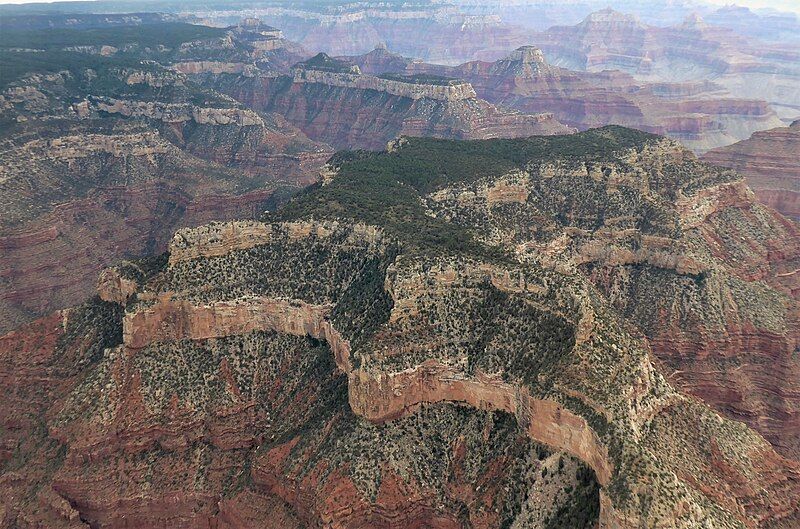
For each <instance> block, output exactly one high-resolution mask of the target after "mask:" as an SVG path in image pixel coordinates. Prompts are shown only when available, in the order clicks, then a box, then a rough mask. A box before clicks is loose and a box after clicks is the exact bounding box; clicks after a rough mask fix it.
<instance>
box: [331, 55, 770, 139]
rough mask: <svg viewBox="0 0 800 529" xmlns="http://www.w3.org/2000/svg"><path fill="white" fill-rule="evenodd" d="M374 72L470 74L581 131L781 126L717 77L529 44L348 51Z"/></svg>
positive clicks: (740, 131)
mask: <svg viewBox="0 0 800 529" xmlns="http://www.w3.org/2000/svg"><path fill="white" fill-rule="evenodd" d="M341 58H342V59H343V60H346V61H349V62H351V63H353V64H355V65H357V66H359V68H360V69H362V70H363V71H367V72H369V73H371V74H372V75H381V74H385V73H398V72H399V73H404V74H406V75H439V76H446V77H450V78H455V79H463V80H465V81H468V82H469V83H470V84H471V85H472V86H473V87H474V88H475V91H476V93H477V94H478V96H479V97H481V98H483V99H486V100H487V101H489V102H491V103H493V104H496V105H500V106H503V107H509V108H514V109H516V110H519V111H520V112H525V113H540V112H549V113H552V114H553V115H554V117H555V118H556V119H558V120H559V121H560V122H562V123H565V124H567V125H569V126H572V127H575V128H577V129H579V130H586V129H588V128H592V127H598V126H603V125H608V124H611V123H615V124H619V125H624V126H628V127H633V128H637V129H640V130H646V131H648V132H653V133H655V134H662V135H666V136H670V137H672V138H675V139H677V140H680V141H681V142H682V143H683V144H684V145H686V146H687V147H689V148H691V149H693V150H695V151H696V152H704V151H707V150H709V149H712V148H714V147H720V146H724V145H729V144H731V143H734V142H736V141H738V140H742V139H745V138H746V137H748V136H749V135H750V134H751V133H752V132H755V131H758V130H762V129H765V128H767V129H768V128H771V127H777V126H781V125H782V122H781V120H780V119H778V116H777V115H776V114H775V112H774V111H773V110H772V109H771V108H770V107H769V105H768V104H767V103H766V102H765V101H759V100H749V99H738V98H735V97H733V96H732V95H731V94H730V93H729V92H728V91H727V90H726V89H725V88H723V87H722V86H720V85H718V84H716V83H713V82H710V81H703V82H684V83H667V82H662V83H645V82H640V81H637V80H636V79H634V77H633V76H631V75H629V74H626V73H623V72H621V71H603V72H597V73H595V72H584V71H575V70H568V69H565V68H560V67H557V66H553V65H551V64H549V63H548V62H547V61H546V59H545V56H544V54H543V52H542V51H541V50H540V49H539V48H536V47H533V46H523V47H520V48H518V49H517V50H515V51H514V52H512V53H511V54H509V55H508V56H507V57H505V58H503V59H500V60H497V61H494V62H485V61H473V62H468V63H464V64H461V65H458V66H444V65H437V64H430V63H425V62H422V61H419V60H412V59H408V58H405V57H402V56H400V55H397V54H394V53H392V52H390V51H388V50H387V49H386V48H383V47H379V48H377V49H375V50H373V51H371V52H370V53H367V54H364V55H360V56H350V57H341Z"/></svg>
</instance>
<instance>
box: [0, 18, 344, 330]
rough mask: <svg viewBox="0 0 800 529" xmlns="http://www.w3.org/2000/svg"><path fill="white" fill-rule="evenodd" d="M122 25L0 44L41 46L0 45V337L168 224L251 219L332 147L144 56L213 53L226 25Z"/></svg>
mask: <svg viewBox="0 0 800 529" xmlns="http://www.w3.org/2000/svg"><path fill="white" fill-rule="evenodd" d="M141 28H144V29H141ZM133 29H135V31H132V30H131V28H130V27H120V28H112V29H98V30H86V31H75V30H62V31H53V32H13V31H9V32H4V34H3V36H2V37H1V38H0V40H2V42H0V44H2V45H6V46H7V45H9V43H10V42H12V41H13V42H16V44H15V46H31V48H30V49H38V50H40V51H25V50H26V49H27V48H20V49H16V51H15V49H5V50H0V55H2V57H3V61H4V68H3V69H2V74H0V76H1V77H2V93H1V94H0V142H2V143H1V144H2V152H0V190H1V191H2V193H0V194H1V195H2V198H0V203H1V205H2V211H3V216H2V219H0V248H2V249H3V251H2V252H0V277H2V279H0V329H3V330H8V329H10V328H12V326H14V325H16V324H18V323H21V322H23V321H29V320H30V319H31V318H33V317H36V316H39V315H42V314H46V313H48V312H51V311H52V310H54V309H57V308H61V307H66V306H70V305H73V304H75V303H76V302H78V301H80V300H81V299H83V298H85V297H86V296H87V295H88V294H89V293H90V292H91V291H92V287H93V282H94V280H93V276H94V275H95V274H96V273H97V272H99V270H100V269H101V268H102V267H103V266H104V265H107V264H110V263H113V262H116V261H117V260H118V259H119V258H123V257H137V256H142V255H147V254H149V253H152V252H154V251H161V250H163V249H164V248H165V247H166V242H167V241H168V239H169V237H170V236H171V233H172V232H173V231H174V230H175V229H176V228H177V227H179V226H185V225H196V224H199V223H203V222H208V221H210V220H215V219H230V218H238V217H242V216H253V215H257V214H259V213H260V212H261V211H263V209H264V208H265V207H267V206H268V205H269V204H270V203H271V202H272V201H274V200H276V199H277V200H279V199H280V197H282V196H286V195H287V194H289V193H291V192H293V191H294V190H296V189H298V188H299V187H301V186H302V185H305V184H307V183H309V182H311V181H312V180H313V179H314V178H315V177H316V172H317V171H318V169H319V167H320V166H321V165H322V164H323V163H324V162H325V160H326V159H327V158H328V157H329V156H330V154H331V152H332V151H331V149H330V148H329V147H327V146H325V145H322V144H319V143H316V142H313V141H311V140H309V139H308V138H307V137H305V136H304V135H303V134H302V132H300V131H299V130H297V129H296V128H294V127H292V126H290V125H289V124H288V123H286V122H285V121H284V120H282V119H281V118H279V117H276V116H270V115H260V114H257V113H255V112H253V111H251V110H248V109H245V108H244V107H242V106H241V105H239V104H237V103H236V102H235V101H233V100H232V99H230V98H228V97H225V96H223V95H221V94H219V93H217V92H214V91H213V90H209V89H206V88H203V87H202V86H199V85H197V84H196V83H193V82H191V81H189V80H188V79H187V78H186V76H185V75H183V74H180V73H176V72H173V71H171V70H168V69H166V68H164V67H163V66H161V65H160V64H159V63H157V62H155V61H154V60H152V59H151V57H154V58H161V57H160V56H159V54H161V55H164V56H165V57H166V58H167V59H170V60H171V59H173V58H174V57H175V56H176V54H177V55H180V56H187V57H196V56H197V55H198V53H199V52H197V51H196V49H198V48H199V49H202V50H204V52H203V53H205V54H208V53H217V51H219V50H218V46H217V44H218V43H219V41H220V40H223V41H224V40H225V39H227V38H229V35H227V34H226V32H225V31H223V30H217V29H213V28H205V27H196V26H188V25H186V24H163V25H154V26H142V27H138V26H137V27H136V28H133ZM209 34H210V35H209ZM17 37H18V38H19V39H21V40H19V41H14V39H15V38H17ZM128 39H134V40H135V41H136V42H137V44H135V45H130V46H129V45H127V44H125V43H126V42H128ZM183 39H186V41H188V42H190V43H191V45H190V46H184V44H185V42H183ZM208 39H210V41H209V40H208ZM157 43H161V44H158V45H157ZM151 46H152V47H151ZM158 46H161V48H158ZM167 46H170V48H167ZM162 48H163V49H167V50H169V51H161V52H159V51H155V50H157V49H162ZM181 50H183V51H181ZM192 50H194V51H192ZM215 50H216V51H215ZM203 56H205V55H203ZM6 59H8V62H5V61H6ZM145 59H146V60H145ZM6 66H7V67H6ZM276 192H277V195H275V193H276Z"/></svg>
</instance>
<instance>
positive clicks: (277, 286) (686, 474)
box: [0, 128, 800, 528]
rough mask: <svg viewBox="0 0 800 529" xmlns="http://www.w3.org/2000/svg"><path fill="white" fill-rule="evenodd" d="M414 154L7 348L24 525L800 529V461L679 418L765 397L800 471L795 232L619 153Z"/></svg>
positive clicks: (675, 157) (376, 156)
mask: <svg viewBox="0 0 800 529" xmlns="http://www.w3.org/2000/svg"><path fill="white" fill-rule="evenodd" d="M390 147H391V148H390V149H389V150H388V151H386V152H383V153H352V154H351V153H343V154H340V155H338V156H336V157H335V158H334V159H333V160H332V162H331V165H330V167H329V169H328V171H327V172H326V174H327V176H326V179H325V180H324V182H323V183H322V185H319V186H316V187H314V188H312V189H310V190H308V191H306V192H304V193H303V194H301V195H300V196H298V197H297V198H296V199H295V200H293V201H292V202H291V203H290V204H288V205H287V206H285V207H284V208H282V209H279V210H278V211H276V212H275V213H272V214H270V215H269V216H268V218H266V219H264V222H236V223H216V224H211V225H208V226H204V227H201V228H195V229H186V230H181V231H179V232H178V233H177V234H176V235H175V237H174V238H173V240H172V242H171V243H170V251H169V258H168V259H167V258H166V257H164V258H162V259H160V260H151V261H149V262H142V263H126V264H123V265H121V266H119V267H116V268H115V269H113V270H109V271H107V272H105V273H104V275H103V277H102V278H101V281H100V285H99V288H100V292H99V293H100V297H101V298H102V300H105V301H101V300H99V299H98V300H94V301H92V302H89V303H87V304H86V305H84V306H83V307H81V308H78V309H74V310H71V311H68V312H65V313H61V314H57V315H55V316H53V317H52V318H49V319H46V320H42V321H40V322H37V323H35V324H32V325H31V326H29V327H28V328H26V329H22V330H20V331H18V332H16V333H12V334H11V335H7V336H6V337H4V338H3V339H2V340H0V347H2V351H4V352H5V351H8V352H5V353H4V354H6V355H13V356H12V357H13V358H14V359H15V360H14V361H13V362H8V363H3V364H2V368H0V369H2V370H0V376H2V377H3V379H4V380H5V381H6V384H4V385H3V386H2V387H3V391H5V392H6V393H7V394H9V395H13V396H15V398H14V399H12V401H11V402H13V405H12V406H11V408H10V411H9V412H6V414H5V415H4V416H2V419H3V421H4V429H3V430H2V431H3V438H2V439H3V446H4V447H6V448H5V450H6V452H5V454H6V455H5V456H4V457H5V458H6V461H7V463H6V464H5V466H4V467H3V474H2V476H1V477H0V494H3V495H4V497H5V498H12V497H13V498H17V500H16V501H14V502H13V503H11V504H10V505H12V506H11V507H10V508H7V509H6V511H5V512H4V513H3V514H4V516H5V518H6V520H9V523H10V524H16V525H23V526H24V525H34V524H36V523H39V524H42V525H47V526H50V527H70V526H73V527H75V526H78V525H79V524H80V523H81V522H84V521H85V523H87V524H89V525H90V526H92V527H95V526H100V527H120V526H157V525H169V526H174V527H196V526H198V525H200V526H202V525H208V526H221V527H254V526H258V525H259V524H261V523H263V521H264V520H270V523H273V524H274V525H275V526H277V527H302V526H318V525H325V526H330V527H343V528H347V527H364V526H365V525H366V526H371V527H386V528H390V527H420V526H428V527H431V526H433V527H441V528H455V527H464V526H470V527H485V528H489V527H500V526H512V527H513V526H521V527H557V526H559V525H561V526H569V527H593V526H595V525H599V526H600V527H604V528H605V527H614V528H617V527H619V528H627V527H631V528H633V527H642V526H658V527H685V528H690V527H691V528H694V527H712V528H717V527H725V528H727V527H737V528H743V527H753V528H755V527H775V528H778V527H792V526H793V525H794V524H796V523H797V522H798V521H800V512H798V510H797V506H798V503H797V501H796V498H798V497H800V463H798V462H797V461H792V460H790V459H786V458H784V457H782V456H781V455H778V454H777V453H776V452H775V450H774V448H773V446H771V445H770V444H769V443H768V442H767V441H766V440H765V439H764V438H762V437H761V436H760V435H759V434H757V433H755V431H753V430H751V429H750V428H748V427H747V426H745V425H744V424H742V423H739V422H735V421H731V420H729V419H723V418H721V417H720V416H718V415H717V414H716V413H714V412H713V411H711V409H709V408H708V407H706V405H704V404H702V403H701V402H700V401H699V400H698V399H696V398H694V397H689V396H686V395H685V394H682V393H681V392H680V389H681V388H683V389H687V390H690V391H692V392H694V393H696V394H700V395H703V396H704V397H707V398H708V399H709V401H710V402H711V403H712V404H714V405H715V406H716V407H718V408H719V409H720V410H721V411H722V412H724V413H726V414H735V412H736V410H737V409H738V408H737V407H736V406H731V405H730V404H731V402H732V400H731V399H730V398H729V399H722V400H720V399H718V398H717V396H716V395H715V394H714V393H713V392H708V391H706V392H705V393H704V392H703V391H702V388H701V387H698V386H697V385H694V384H693V381H695V380H697V379H698V378H697V377H698V376H702V377H703V381H704V385H703V387H704V388H714V387H723V386H726V383H727V378H726V377H730V378H732V379H735V380H737V381H739V382H741V383H742V384H741V385H740V386H737V387H741V388H742V389H743V390H745V389H746V390H748V391H749V392H751V393H752V395H749V396H748V400H747V401H746V402H745V403H744V404H743V405H742V408H741V409H743V410H751V411H753V412H754V413H753V414H752V415H745V416H744V418H746V419H747V420H748V421H750V422H751V424H753V425H754V426H756V427H757V428H760V429H761V430H762V431H764V433H765V434H767V435H768V436H769V437H770V439H771V440H773V443H774V444H775V446H776V447H778V448H779V449H780V450H781V451H782V452H784V453H785V454H787V455H796V450H797V447H796V446H794V445H792V439H796V438H797V434H796V432H795V433H794V434H789V432H790V431H791V428H792V420H789V421H784V422H783V423H782V424H781V425H780V428H778V427H777V425H778V424H779V423H780V421H781V420H783V419H785V418H786V417H792V416H794V417H796V411H797V407H796V406H797V401H796V398H795V397H793V396H792V394H791V387H790V386H786V387H778V388H776V387H774V386H770V387H767V386H764V385H763V384H764V382H766V381H767V378H766V377H763V375H764V373H765V372H764V371H762V367H761V366H765V365H768V366H770V373H772V374H774V366H775V365H781V366H784V367H785V368H786V369H788V370H792V369H796V367H797V366H796V363H795V362H796V360H794V357H795V356H796V355H794V353H793V351H794V348H795V347H796V344H794V343H789V342H791V341H792V340H793V338H792V337H793V336H794V339H796V336H797V334H796V327H792V326H794V325H796V323H797V322H796V319H794V318H795V317H796V314H797V313H796V304H795V303H796V300H795V299H794V298H793V297H792V296H793V295H796V294H797V290H796V282H795V281H794V280H793V279H791V278H789V279H786V278H787V277H788V276H783V275H782V274H783V270H784V269H785V267H790V266H795V265H796V264H797V259H798V252H797V248H798V244H797V241H798V234H797V228H796V226H795V225H794V224H792V223H790V222H788V221H785V219H782V217H780V216H779V215H777V214H775V213H774V212H771V211H770V210H768V209H766V208H764V207H763V206H760V205H758V204H757V203H755V202H754V201H753V197H752V194H751V193H750V192H749V191H748V189H747V188H746V186H744V185H743V184H742V182H741V180H739V179H738V177H737V176H736V175H735V174H734V173H732V172H730V171H723V170H715V169H712V168H709V167H707V166H704V165H703V164H701V163H699V162H698V161H697V160H696V158H695V157H694V156H693V155H691V154H690V153H689V152H687V151H686V150H684V149H682V148H681V147H679V146H678V145H676V144H675V143H673V142H669V141H667V140H664V139H663V138H658V137H654V136H649V135H646V134H644V133H639V132H634V131H629V130H624V129H620V128H606V129H600V130H595V131H590V132H588V133H582V134H578V135H573V136H560V137H552V138H530V139H524V140H493V141H488V142H487V141H482V142H452V141H444V140H432V139H417V138H404V139H402V140H399V141H397V142H395V143H394V144H392V145H391V146H390ZM745 232H747V233H748V235H750V236H751V237H750V238H749V239H748V240H751V241H758V244H759V245H760V246H756V245H745V244H743V243H741V242H739V241H741V240H742V239H741V238H740V237H739V235H740V234H743V233H745ZM600 244H604V246H605V248H607V249H608V251H606V252H602V251H598V246H599V245H600ZM734 255H735V256H736V259H733V258H732V256H734ZM729 263H735V264H729ZM109 307H113V309H112V310H109ZM101 314H102V315H106V316H105V317H104V318H102V319H101V318H100V315H101ZM678 331H680V332H678ZM737 332H738V334H737ZM667 338H669V340H670V341H669V343H667V342H666V340H665V339H667ZM691 340H694V341H691ZM648 342H649V344H651V345H652V351H651V348H650V346H649V345H648ZM723 345H725V346H730V349H726V348H725V347H723ZM703 348H705V349H703ZM734 349H735V350H736V353H737V356H736V357H734V356H731V355H729V354H728V353H729V352H731V351H733V350H734ZM698 350H701V351H704V352H701V354H699V355H695V354H691V355H688V354H687V355H684V354H683V353H684V352H689V351H692V352H694V351H698ZM742 350H744V351H746V353H742ZM17 351H24V352H27V351H30V353H35V354H26V353H24V352H23V353H18V352H17ZM740 354H747V358H748V359H749V360H750V362H751V365H750V366H738V365H733V364H734V362H733V361H734V360H735V359H736V358H741V356H739V355H740ZM26 359H27V360H26ZM703 362H708V364H704V365H703ZM711 363H713V365H714V366H715V368H716V371H710V370H709V369H708V367H709V365H710V364H711ZM665 367H666V368H667V369H666V370H665V369H664V368H665ZM674 369H681V370H683V372H684V373H685V374H680V375H679V374H677V373H673V370H674ZM709 373H712V374H711V375H709ZM786 375H787V376H786V377H785V378H783V377H781V378H780V379H778V380H784V381H788V380H791V378H792V375H791V373H789V372H788V371H787V373H786ZM773 378H775V377H773ZM44 379H46V380H48V381H50V383H48V384H47V385H46V386H44V388H47V389H46V391H43V392H41V394H38V396H37V397H36V398H31V397H27V395H29V394H31V392H33V390H34V388H42V387H43V386H39V385H38V384H36V382H34V380H44ZM727 387H731V386H727ZM34 394H35V392H34ZM19 396H22V398H19ZM753 399H755V400H753ZM756 400H757V402H759V403H763V404H764V407H763V408H759V407H756V408H755V409H750V408H747V405H748V404H750V403H752V402H755V401H756ZM726 403H727V404H728V406H727V407H726V405H725V404H726ZM773 406H774V408H773ZM33 417H36V418H38V420H39V422H38V423H34V422H31V418H33ZM23 418H27V421H26V420H23ZM37 425H38V426H37ZM32 431H35V432H38V433H36V435H35V436H34V435H33V434H32V433H31V432H32ZM784 434H786V436H785V437H784ZM23 438H35V439H38V440H39V441H37V442H35V443H20V440H21V439H23ZM538 443H544V444H545V445H546V446H548V447H549V448H544V446H542V445H541V444H538ZM50 454H55V456H52V457H43V455H44V456H48V455H50ZM559 461H560V462H559ZM7 503H8V502H7Z"/></svg>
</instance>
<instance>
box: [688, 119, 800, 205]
mask: <svg viewBox="0 0 800 529" xmlns="http://www.w3.org/2000/svg"><path fill="white" fill-rule="evenodd" d="M799 147H800V121H797V122H795V123H793V124H792V125H791V126H789V127H780V128H776V129H771V130H765V131H761V132H756V133H755V134H753V135H752V136H751V137H750V138H749V139H746V140H743V141H741V142H739V143H736V144H734V145H730V146H728V147H724V148H721V149H715V150H713V151H710V152H708V153H706V154H705V155H704V156H703V159H704V160H705V161H707V162H709V163H713V164H716V165H721V166H723V167H730V168H731V169H735V170H736V171H738V172H740V173H741V174H743V175H744V176H745V177H746V178H747V183H748V185H749V186H750V187H751V188H753V190H754V191H755V192H756V195H757V196H758V198H759V199H760V200H761V201H762V202H764V203H765V204H767V205H768V206H770V207H772V208H774V209H776V210H778V211H779V212H781V213H782V214H784V215H786V216H787V217H790V218H793V219H795V220H798V219H800V184H798V182H800V163H799V162H798V161H797V152H798V148H799Z"/></svg>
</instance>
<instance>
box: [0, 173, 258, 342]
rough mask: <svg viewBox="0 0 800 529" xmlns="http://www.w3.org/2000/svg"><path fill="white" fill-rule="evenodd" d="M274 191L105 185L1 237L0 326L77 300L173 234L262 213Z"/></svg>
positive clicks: (160, 248) (9, 325)
mask: <svg viewBox="0 0 800 529" xmlns="http://www.w3.org/2000/svg"><path fill="white" fill-rule="evenodd" d="M273 192H274V190H273V189H264V190H259V191H254V192H251V193H243V194H241V195H239V196H226V195H216V194H210V195H206V196H203V195H200V196H190V195H188V194H187V193H185V192H183V191H182V190H181V189H179V188H176V187H175V186H171V185H169V184H155V185H142V186H135V187H128V188H124V187H116V188H113V187H112V188H106V189H103V190H100V191H99V192H97V193H95V194H94V195H93V196H92V197H89V198H84V199H81V200H75V201H72V202H69V203H66V204H62V205H59V206H56V208H55V209H54V211H53V212H52V213H49V214H46V215H44V216H42V217H40V218H38V219H35V220H33V221H30V222H27V223H25V224H23V225H22V226H19V227H17V228H14V229H12V230H6V231H5V233H3V234H2V235H0V249H2V251H0V284H2V285H3V288H2V291H1V292H0V322H2V323H0V329H4V330H6V329H9V328H12V327H13V326H14V324H15V323H17V322H23V321H27V320H29V319H31V316H34V317H35V316H36V315H39V314H46V313H48V312H51V311H53V310H56V309H60V308H64V307H68V306H71V305H74V304H76V303H78V302H79V301H80V300H81V299H84V298H85V297H86V296H87V295H89V294H91V292H92V291H93V290H94V285H95V282H96V276H97V274H98V273H99V272H100V270H102V268H103V267H104V266H108V265H110V264H112V263H114V262H117V261H118V260H120V259H124V258H137V257H141V256H144V255H148V254H152V253H159V252H163V251H164V250H165V249H166V247H167V242H168V241H169V238H170V237H171V234H172V232H173V231H174V230H175V229H176V228H177V227H179V226H191V225H198V224H203V223H206V222H209V221H211V220H220V219H230V218H241V217H243V216H256V215H258V214H260V213H261V212H262V211H263V209H264V207H265V204H266V203H268V202H269V200H270V197H271V196H272V194H273Z"/></svg>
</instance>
